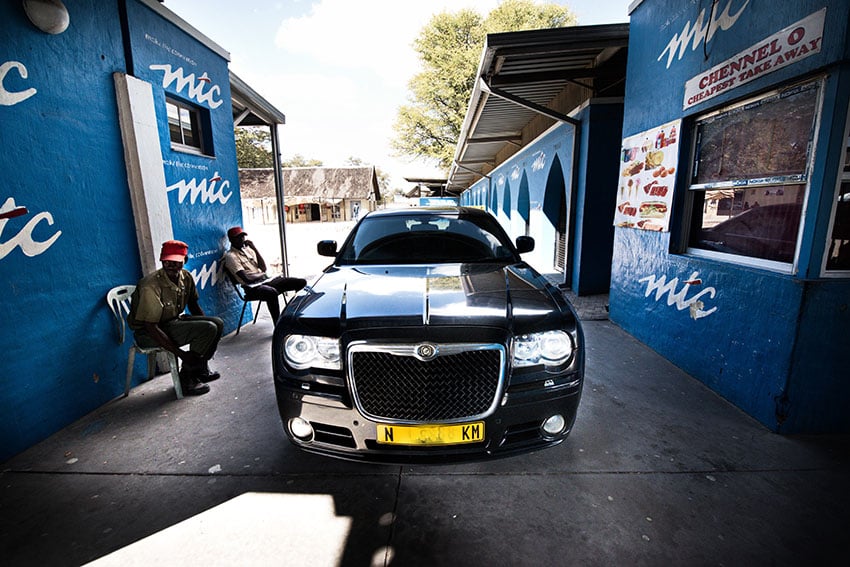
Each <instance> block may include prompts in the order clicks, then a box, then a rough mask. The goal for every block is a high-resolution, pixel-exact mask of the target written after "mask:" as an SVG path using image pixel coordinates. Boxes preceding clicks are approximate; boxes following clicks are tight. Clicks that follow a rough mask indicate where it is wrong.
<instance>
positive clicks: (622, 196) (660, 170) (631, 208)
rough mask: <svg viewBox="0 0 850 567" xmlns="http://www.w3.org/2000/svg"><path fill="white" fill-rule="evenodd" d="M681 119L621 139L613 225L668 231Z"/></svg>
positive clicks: (677, 159)
mask: <svg viewBox="0 0 850 567" xmlns="http://www.w3.org/2000/svg"><path fill="white" fill-rule="evenodd" d="M681 125H682V123H681V120H676V121H674V122H668V123H667V124H663V125H661V126H658V127H656V128H653V129H651V130H647V131H646V132H641V133H640V134H636V135H634V136H630V137H628V138H625V139H624V140H623V146H622V151H621V153H620V156H621V159H620V175H619V177H618V189H617V210H616V211H614V225H615V226H618V227H623V228H637V229H641V230H655V231H660V232H667V231H668V230H669V227H670V205H671V204H672V202H673V189H674V187H675V179H676V164H677V163H678V161H679V132H680V130H681Z"/></svg>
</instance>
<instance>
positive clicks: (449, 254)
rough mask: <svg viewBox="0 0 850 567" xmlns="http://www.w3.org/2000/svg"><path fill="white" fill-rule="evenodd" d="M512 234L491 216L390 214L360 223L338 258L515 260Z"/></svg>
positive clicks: (386, 261)
mask: <svg viewBox="0 0 850 567" xmlns="http://www.w3.org/2000/svg"><path fill="white" fill-rule="evenodd" d="M516 261H518V257H517V255H516V252H515V250H514V247H513V245H512V244H511V243H510V241H509V240H508V237H507V235H506V234H505V232H504V231H503V230H502V228H501V227H500V226H499V224H498V223H497V222H496V221H495V219H493V218H492V217H488V216H486V215H474V216H472V215H470V216H464V215H460V216H447V215H440V214H433V215H422V214H418V215H388V216H374V217H367V218H365V219H363V221H362V222H361V223H360V224H359V225H357V227H356V228H355V230H354V231H353V232H352V234H351V235H350V236H349V238H348V240H346V242H345V244H344V245H343V248H342V250H341V251H340V253H339V256H338V257H337V264H338V265H346V264H447V263H475V262H505V263H513V262H516Z"/></svg>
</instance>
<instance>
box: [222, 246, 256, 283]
mask: <svg viewBox="0 0 850 567" xmlns="http://www.w3.org/2000/svg"><path fill="white" fill-rule="evenodd" d="M224 267H225V268H227V269H228V270H229V271H230V273H231V274H233V277H235V278H236V280H237V281H238V282H239V283H241V284H244V283H246V282H244V281H242V278H240V277H239V275H238V274H239V271H240V270H245V273H246V274H257V273H259V272H261V271H262V270H260V265H259V263H258V262H257V254H256V253H255V252H254V250H253V249H252V248H251V247H250V246H243V247H242V248H234V247H231V248H230V250H229V251H228V252H227V254H226V255H225V256H224Z"/></svg>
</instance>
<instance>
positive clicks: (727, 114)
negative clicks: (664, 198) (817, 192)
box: [688, 82, 820, 267]
mask: <svg viewBox="0 0 850 567" xmlns="http://www.w3.org/2000/svg"><path fill="white" fill-rule="evenodd" d="M819 86H820V83H818V82H814V83H808V84H805V85H799V86H796V87H793V88H790V89H786V90H784V91H781V92H773V93H770V94H768V95H765V96H762V97H760V98H757V99H753V100H749V101H746V102H744V103H742V104H739V105H736V106H734V107H732V108H729V109H725V110H723V111H720V112H717V113H714V114H711V115H708V116H706V117H703V118H700V119H698V120H697V122H696V124H695V136H694V138H695V140H696V146H695V151H694V162H693V169H692V174H691V185H690V187H689V189H690V192H689V193H690V201H691V224H690V236H689V241H688V244H689V251H690V252H698V251H700V250H705V251H711V252H721V253H725V254H730V255H734V256H740V257H745V258H749V259H754V260H755V261H752V260H750V261H747V260H745V263H755V264H762V265H766V266H768V267H769V266H770V263H771V262H780V263H783V264H791V263H793V261H794V256H795V252H796V250H797V240H798V234H799V232H800V226H801V224H802V223H801V220H802V215H803V201H804V198H805V195H806V187H807V181H808V170H809V163H810V161H811V159H810V158H811V152H812V143H813V139H814V130H815V121H816V119H817V114H818V112H817V111H818V102H819V90H820V89H819Z"/></svg>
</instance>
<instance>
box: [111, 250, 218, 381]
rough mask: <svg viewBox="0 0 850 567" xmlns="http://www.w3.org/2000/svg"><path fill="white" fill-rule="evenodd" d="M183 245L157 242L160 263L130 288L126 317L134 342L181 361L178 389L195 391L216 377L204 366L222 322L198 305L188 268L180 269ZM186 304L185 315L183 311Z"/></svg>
mask: <svg viewBox="0 0 850 567" xmlns="http://www.w3.org/2000/svg"><path fill="white" fill-rule="evenodd" d="M188 252H189V247H188V246H187V245H186V243H185V242H180V241H179V240H169V241H167V242H165V243H163V245H162V251H161V252H160V256H159V259H160V260H161V261H162V269H160V270H157V271H156V272H153V273H152V274H149V275H147V276H145V277H144V278H142V279H141V280H140V281H139V283H138V285H137V286H136V291H134V292H133V296H132V298H131V304H130V313H129V315H128V316H127V323H128V324H129V326H130V328H131V329H133V334H134V335H135V338H136V344H138V345H139V346H140V347H157V346H159V347H162V348H164V349H166V350H167V351H169V352H172V353H174V354H175V355H176V356H177V358H179V359H180V360H182V361H183V364H182V368H181V369H180V385H181V386H182V388H183V394H184V395H188V396H199V395H201V394H206V393H207V392H209V391H210V387H209V386H208V385H207V384H206V382H212V381H213V380H216V379H218V378H219V377H220V374H219V373H218V372H212V371H210V367H209V363H208V361H209V359H210V358H212V356H213V354H215V351H216V348H218V341H219V339H220V338H221V332H222V329H223V328H224V322H223V321H222V320H221V319H219V318H218V317H206V316H205V315H204V311H203V310H202V309H201V306H200V305H198V290H197V288H196V287H195V280H194V279H193V278H192V274H190V273H189V272H188V271H186V270H184V269H183V264H184V263H185V262H186V254H187V253H188ZM186 307H188V308H189V313H191V314H192V315H191V316H189V315H185V314H184V313H183V311H184V310H185V309H186ZM183 345H189V350H188V351H184V350H182V349H181V348H180V347H181V346H183Z"/></svg>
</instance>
